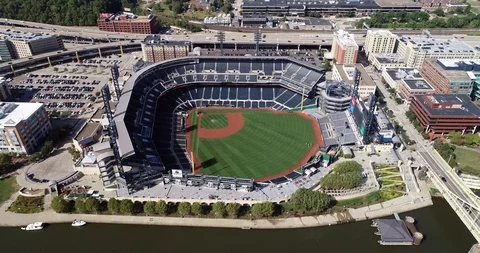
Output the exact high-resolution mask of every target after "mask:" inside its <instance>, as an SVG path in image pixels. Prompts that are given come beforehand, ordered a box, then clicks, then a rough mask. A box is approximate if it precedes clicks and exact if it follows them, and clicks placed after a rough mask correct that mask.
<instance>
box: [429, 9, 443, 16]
mask: <svg viewBox="0 0 480 253" xmlns="http://www.w3.org/2000/svg"><path fill="white" fill-rule="evenodd" d="M432 13H433V14H435V15H437V16H439V17H445V12H444V11H443V9H442V8H437V9H435V10H434V11H433V12H432Z"/></svg>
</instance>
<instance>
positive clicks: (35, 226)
mask: <svg viewBox="0 0 480 253" xmlns="http://www.w3.org/2000/svg"><path fill="white" fill-rule="evenodd" d="M43 227H44V224H43V222H35V223H31V224H28V225H27V226H26V227H22V230H26V231H33V230H41V229H43Z"/></svg>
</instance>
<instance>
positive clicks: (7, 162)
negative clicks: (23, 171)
mask: <svg viewBox="0 0 480 253" xmlns="http://www.w3.org/2000/svg"><path fill="white" fill-rule="evenodd" d="M12 165H13V164H12V156H11V155H9V154H0V175H1V174H4V173H7V172H8V171H9V170H10V168H11V167H12Z"/></svg>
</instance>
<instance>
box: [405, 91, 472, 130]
mask: <svg viewBox="0 0 480 253" xmlns="http://www.w3.org/2000/svg"><path fill="white" fill-rule="evenodd" d="M410 109H411V110H412V112H413V113H414V114H415V116H416V117H417V119H418V120H419V121H420V124H421V125H422V127H423V128H425V131H426V132H427V133H429V132H430V133H433V134H446V133H449V132H454V131H461V132H462V133H465V132H466V131H471V132H473V133H475V132H476V130H477V127H478V126H479V125H480V108H478V107H477V106H476V105H475V104H474V103H473V102H472V101H471V100H470V97H469V96H467V95H454V94H448V95H443V94H431V95H417V96H414V97H413V99H412V103H411V104H410Z"/></svg>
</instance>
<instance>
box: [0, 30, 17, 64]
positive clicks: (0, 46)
mask: <svg viewBox="0 0 480 253" xmlns="http://www.w3.org/2000/svg"><path fill="white" fill-rule="evenodd" d="M14 57H15V54H14V53H13V49H12V43H11V42H10V41H9V40H7V39H6V38H5V37H4V36H2V35H1V34H0V62H5V61H10V60H12V59H13V58H14Z"/></svg>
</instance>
